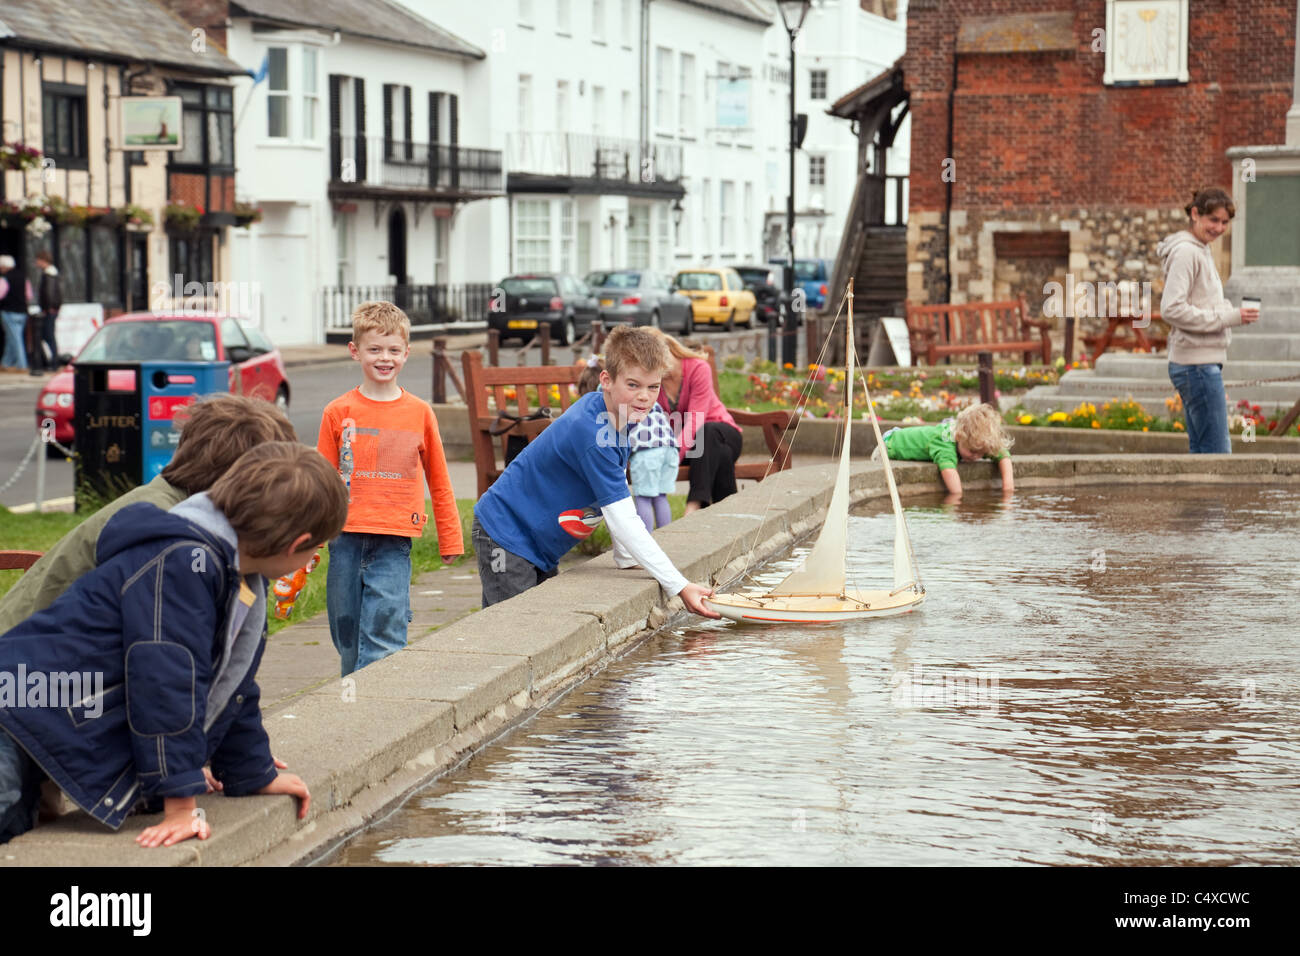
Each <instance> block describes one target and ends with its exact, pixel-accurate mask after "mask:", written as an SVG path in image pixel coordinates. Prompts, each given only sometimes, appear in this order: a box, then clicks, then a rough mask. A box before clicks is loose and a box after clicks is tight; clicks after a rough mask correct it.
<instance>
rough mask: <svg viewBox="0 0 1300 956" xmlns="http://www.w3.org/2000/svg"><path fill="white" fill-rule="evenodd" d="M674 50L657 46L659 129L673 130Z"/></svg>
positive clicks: (657, 115) (656, 117) (657, 118)
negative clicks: (672, 80)
mask: <svg viewBox="0 0 1300 956" xmlns="http://www.w3.org/2000/svg"><path fill="white" fill-rule="evenodd" d="M672 69H673V51H672V50H669V49H667V48H665V47H661V46H660V47H655V123H656V124H657V125H658V127H659V129H662V130H671V129H672V128H673V127H672V121H673V115H672V111H673V105H672V100H671V96H672V86H671V83H670V82H669V81H670V79H671V77H672Z"/></svg>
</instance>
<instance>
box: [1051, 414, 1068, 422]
mask: <svg viewBox="0 0 1300 956" xmlns="http://www.w3.org/2000/svg"><path fill="white" fill-rule="evenodd" d="M1069 419H1070V416H1069V415H1067V414H1065V412H1052V414H1050V415H1048V416H1047V420H1048V421H1049V422H1064V421H1069Z"/></svg>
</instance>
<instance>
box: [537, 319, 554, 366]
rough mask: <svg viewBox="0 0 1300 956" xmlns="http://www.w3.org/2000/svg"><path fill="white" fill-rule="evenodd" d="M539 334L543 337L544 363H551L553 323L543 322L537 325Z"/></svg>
mask: <svg viewBox="0 0 1300 956" xmlns="http://www.w3.org/2000/svg"><path fill="white" fill-rule="evenodd" d="M537 334H538V335H540V336H541V337H542V364H543V365H550V364H551V323H550V322H543V323H542V324H541V325H539V326H538V327H537Z"/></svg>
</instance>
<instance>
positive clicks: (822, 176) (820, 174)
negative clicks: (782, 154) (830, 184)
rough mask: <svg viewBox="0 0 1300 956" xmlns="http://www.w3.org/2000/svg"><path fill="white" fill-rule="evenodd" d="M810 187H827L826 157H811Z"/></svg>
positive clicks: (809, 159) (809, 170)
mask: <svg viewBox="0 0 1300 956" xmlns="http://www.w3.org/2000/svg"><path fill="white" fill-rule="evenodd" d="M808 185H809V187H812V186H823V187H824V186H825V185H826V157H825V156H809V157H808Z"/></svg>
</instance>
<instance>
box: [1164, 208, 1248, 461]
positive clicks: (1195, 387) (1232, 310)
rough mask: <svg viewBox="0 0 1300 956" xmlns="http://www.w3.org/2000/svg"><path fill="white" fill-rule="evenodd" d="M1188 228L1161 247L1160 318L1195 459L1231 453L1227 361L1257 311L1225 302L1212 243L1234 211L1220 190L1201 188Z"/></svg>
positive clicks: (1190, 211)
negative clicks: (1234, 329)
mask: <svg viewBox="0 0 1300 956" xmlns="http://www.w3.org/2000/svg"><path fill="white" fill-rule="evenodd" d="M1184 208H1185V210H1186V212H1187V216H1188V218H1189V220H1190V222H1189V223H1188V226H1187V228H1186V229H1183V230H1181V231H1179V232H1175V233H1174V234H1173V235H1169V236H1165V238H1164V239H1161V240H1160V243H1159V245H1157V246H1156V253H1157V254H1158V255H1159V256H1160V261H1161V269H1162V271H1163V273H1164V278H1165V287H1164V292H1163V293H1162V295H1161V299H1160V315H1161V318H1163V319H1164V321H1165V322H1166V323H1168V325H1169V379H1170V381H1172V382H1173V383H1174V388H1176V389H1178V394H1179V395H1180V396H1181V397H1182V400H1183V411H1184V413H1185V414H1186V417H1187V440H1188V446H1189V449H1190V451H1191V453H1192V454H1194V455H1195V454H1223V455H1226V454H1230V453H1231V452H1232V443H1231V441H1230V440H1229V438H1228V399H1227V396H1226V395H1225V393H1224V391H1223V363H1224V362H1225V361H1226V360H1227V357H1228V343H1229V342H1230V341H1232V333H1231V332H1229V331H1228V329H1229V328H1230V327H1231V326H1234V325H1248V324H1249V323H1251V322H1255V321H1257V320H1258V319H1259V312H1257V311H1253V310H1252V311H1245V310H1242V309H1239V308H1237V307H1236V306H1234V305H1233V304H1232V303H1230V302H1229V301H1228V300H1227V299H1225V298H1224V297H1223V283H1221V282H1220V281H1219V271H1218V269H1216V268H1215V265H1214V258H1213V256H1211V254H1210V243H1212V242H1214V241H1215V240H1216V239H1218V238H1219V237H1220V236H1221V235H1223V231H1224V230H1225V229H1227V228H1228V221H1229V220H1230V219H1232V217H1233V216H1235V215H1236V213H1237V207H1236V206H1234V205H1233V203H1232V197H1230V196H1229V195H1228V194H1227V193H1226V192H1224V191H1223V190H1222V189H1218V188H1211V189H1202V190H1201V191H1200V192H1198V193H1196V194H1195V195H1194V196H1193V197H1192V201H1191V203H1189V204H1188V205H1187V206H1185V207H1184Z"/></svg>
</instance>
